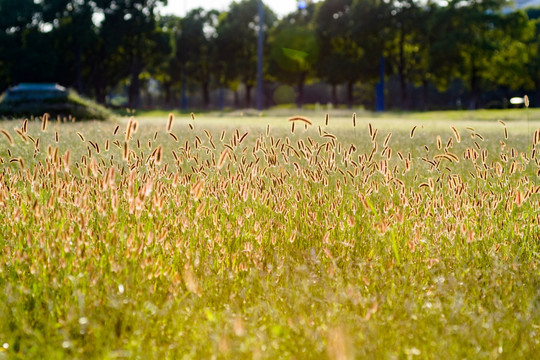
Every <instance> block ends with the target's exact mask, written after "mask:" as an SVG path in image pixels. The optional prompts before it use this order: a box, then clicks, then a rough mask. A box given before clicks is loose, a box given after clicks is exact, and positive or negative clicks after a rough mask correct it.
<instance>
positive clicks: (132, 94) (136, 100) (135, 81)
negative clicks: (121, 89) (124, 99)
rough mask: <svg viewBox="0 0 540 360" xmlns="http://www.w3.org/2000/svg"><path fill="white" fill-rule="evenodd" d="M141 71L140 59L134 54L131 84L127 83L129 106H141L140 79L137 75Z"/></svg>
mask: <svg viewBox="0 0 540 360" xmlns="http://www.w3.org/2000/svg"><path fill="white" fill-rule="evenodd" d="M141 72H142V59H141V57H140V56H135V57H134V59H133V64H132V66H131V84H130V85H129V107H130V108H131V109H139V108H140V107H141V81H140V79H139V75H140V74H141Z"/></svg>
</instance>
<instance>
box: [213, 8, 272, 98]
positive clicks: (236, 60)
mask: <svg viewBox="0 0 540 360" xmlns="http://www.w3.org/2000/svg"><path fill="white" fill-rule="evenodd" d="M258 4H259V0H243V1H241V2H239V3H236V2H233V3H232V4H231V6H230V7H229V10H228V11H227V12H226V13H223V14H222V15H221V16H220V18H219V23H218V25H217V28H216V33H217V36H216V38H215V46H216V52H217V54H216V55H217V56H216V58H215V59H216V64H217V65H218V66H219V68H218V69H217V72H216V74H217V75H218V77H219V80H220V83H222V84H228V85H230V84H234V83H235V82H236V81H241V82H242V83H243V84H244V85H245V87H246V99H245V105H246V106H248V107H249V106H251V89H252V88H253V87H254V86H255V84H256V81H257V36H258V30H259V14H258V7H259V5H258ZM264 13H265V14H264V28H265V31H268V30H269V29H271V28H272V27H273V25H274V23H275V22H276V20H277V17H276V15H275V14H274V13H273V12H272V10H270V8H268V7H266V6H265V9H264Z"/></svg>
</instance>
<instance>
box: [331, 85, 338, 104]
mask: <svg viewBox="0 0 540 360" xmlns="http://www.w3.org/2000/svg"><path fill="white" fill-rule="evenodd" d="M332 104H334V107H337V106H338V98H337V84H332Z"/></svg>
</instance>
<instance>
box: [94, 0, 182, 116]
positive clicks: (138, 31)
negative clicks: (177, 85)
mask: <svg viewBox="0 0 540 360" xmlns="http://www.w3.org/2000/svg"><path fill="white" fill-rule="evenodd" d="M95 2H96V3H97V6H99V7H100V8H101V9H102V10H103V11H104V13H105V19H104V20H103V23H102V24H101V29H100V30H101V31H100V35H101V37H102V39H103V44H102V46H103V48H102V52H103V55H104V56H105V57H106V58H107V59H106V60H105V59H102V60H101V61H102V64H105V65H106V66H107V67H108V69H106V71H107V72H108V73H109V74H110V75H111V76H112V78H106V79H105V80H106V81H105V82H107V85H113V84H116V83H117V82H118V80H119V79H121V78H123V77H126V76H129V78H130V82H129V89H128V97H129V106H130V107H131V108H139V107H140V106H141V98H140V87H141V82H140V76H141V73H142V72H143V71H144V70H145V69H146V68H147V67H149V66H150V65H151V64H152V63H153V62H155V61H158V60H159V58H160V57H162V56H167V54H168V52H169V51H171V48H170V47H169V48H167V47H166V46H165V47H164V46H162V45H163V44H166V43H167V42H166V41H163V37H164V36H165V35H164V34H163V32H162V31H161V29H160V28H159V27H158V26H157V22H156V16H155V14H154V11H155V8H156V6H157V4H158V3H166V0H96V1H95ZM126 62H127V63H126ZM108 79H110V80H113V81H108ZM101 84H103V82H102V83H101Z"/></svg>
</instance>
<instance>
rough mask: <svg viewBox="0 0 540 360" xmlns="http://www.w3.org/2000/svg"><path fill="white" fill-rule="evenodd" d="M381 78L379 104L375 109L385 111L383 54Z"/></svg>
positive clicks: (382, 57) (378, 87) (378, 91)
mask: <svg viewBox="0 0 540 360" xmlns="http://www.w3.org/2000/svg"><path fill="white" fill-rule="evenodd" d="M380 71H381V80H380V82H379V83H378V84H377V96H376V97H377V101H376V102H377V104H376V106H375V109H376V110H377V111H384V56H381V68H380Z"/></svg>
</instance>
